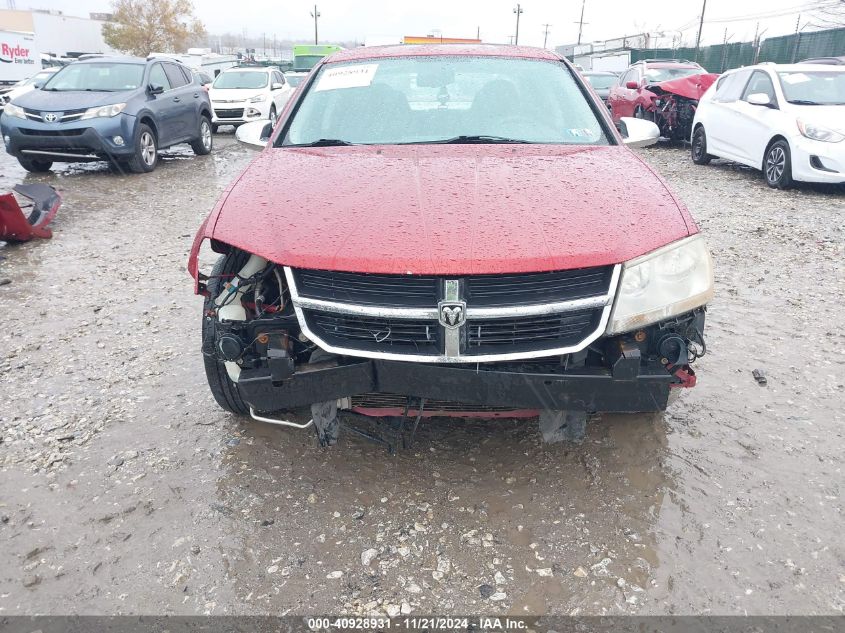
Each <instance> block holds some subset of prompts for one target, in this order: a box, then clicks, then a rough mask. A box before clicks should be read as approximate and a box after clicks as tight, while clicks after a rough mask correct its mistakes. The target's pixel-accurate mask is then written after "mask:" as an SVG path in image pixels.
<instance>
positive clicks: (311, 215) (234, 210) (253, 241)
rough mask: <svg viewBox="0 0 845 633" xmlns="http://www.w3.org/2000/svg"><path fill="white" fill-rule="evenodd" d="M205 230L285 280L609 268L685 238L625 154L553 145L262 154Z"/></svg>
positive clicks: (653, 182)
mask: <svg viewBox="0 0 845 633" xmlns="http://www.w3.org/2000/svg"><path fill="white" fill-rule="evenodd" d="M207 227H208V229H211V230H210V231H209V230H208V229H206V230H207V235H208V236H209V237H213V238H214V239H216V240H220V241H222V242H225V243H227V244H230V245H232V246H236V247H238V248H240V249H243V250H245V251H248V252H251V253H255V254H258V255H261V256H263V257H265V258H266V259H268V260H271V261H273V262H276V263H279V264H285V265H289V266H293V267H300V268H314V269H325V270H340V271H352V272H371V273H398V272H402V273H413V274H433V275H453V274H455V275H457V274H484V273H505V272H513V273H516V272H531V271H538V272H539V271H546V270H563V269H570V268H581V267H587V266H598V265H607V264H615V263H619V262H623V261H625V260H628V259H631V258H633V257H636V256H637V255H641V254H644V253H647V252H649V251H651V250H654V249H656V248H658V247H660V246H663V245H665V244H667V243H669V242H672V241H674V240H677V239H680V238H683V237H686V236H687V235H689V234H690V233H691V232H695V231H697V229H696V228H695V225H694V224H693V223H692V221H691V220H690V219H689V215H688V213H687V212H686V209H684V208H683V207H682V206H681V205H679V203H678V201H677V200H676V199H675V198H674V196H673V195H672V194H671V193H670V192H669V191H668V189H667V188H666V186H665V184H664V183H663V181H662V180H661V179H660V178H658V177H657V176H656V175H655V174H654V173H653V172H652V171H651V170H650V169H649V168H648V167H647V166H646V165H645V163H644V162H642V161H641V160H640V159H639V158H638V157H637V156H636V155H635V154H634V153H633V152H632V151H630V150H629V149H628V148H625V147H623V146H602V147H584V146H553V145H424V146H423V145H404V146H357V147H355V146H353V147H325V148H270V149H266V150H264V151H263V152H262V153H261V154H260V155H259V157H258V158H257V159H256V160H255V161H254V162H253V163H252V164H251V165H250V166H249V167H248V168H247V169H246V170H245V171H244V173H243V174H242V175H241V177H240V178H239V179H238V180H237V181H236V182H235V183H234V184H233V185H232V186H231V187H230V189H229V192H228V196H227V197H226V199H225V201H224V202H223V203H222V204H220V205H218V207H217V213H216V214H212V216H211V217H209V220H208V223H207ZM212 227H213V229H212Z"/></svg>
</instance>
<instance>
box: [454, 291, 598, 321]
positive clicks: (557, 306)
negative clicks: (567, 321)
mask: <svg viewBox="0 0 845 633" xmlns="http://www.w3.org/2000/svg"><path fill="white" fill-rule="evenodd" d="M612 302H613V295H601V296H598V297H587V298H586V299H573V300H571V301H559V302H557V303H539V304H537V305H527V306H513V307H505V308H473V307H472V306H467V320H469V319H505V318H508V317H521V316H539V315H543V314H560V313H562V312H574V311H576V310H586V309H588V308H601V307H602V306H606V305H607V304H609V303H612Z"/></svg>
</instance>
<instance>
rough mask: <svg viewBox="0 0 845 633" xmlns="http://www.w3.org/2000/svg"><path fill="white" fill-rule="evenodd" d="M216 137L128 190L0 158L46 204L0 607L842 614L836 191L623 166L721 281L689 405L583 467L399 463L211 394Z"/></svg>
mask: <svg viewBox="0 0 845 633" xmlns="http://www.w3.org/2000/svg"><path fill="white" fill-rule="evenodd" d="M215 141H216V147H215V151H214V152H213V154H212V155H210V156H206V157H198V158H195V157H193V156H192V155H191V152H190V150H188V149H184V151H183V150H181V149H179V148H177V149H174V150H172V151H169V152H165V153H164V154H163V160H162V162H161V164H160V165H159V168H158V169H157V170H156V171H155V172H154V173H152V174H147V175H143V176H120V175H116V174H113V173H110V172H109V170H108V169H107V167H106V166H105V165H103V164H92V165H87V166H84V165H83V166H80V165H64V166H59V167H58V168H57V169H56V170H55V171H54V172H52V173H50V174H46V175H42V176H32V175H26V174H25V172H24V171H23V170H22V169H21V168H19V166H18V165H17V163H16V162H15V161H14V160H13V159H11V158H10V157H9V156H6V155H5V154H4V155H2V156H0V190H6V189H9V188H11V187H12V186H13V185H14V184H17V183H19V182H46V183H49V184H52V185H54V186H56V187H57V188H58V189H59V190H60V191H61V192H62V194H63V196H64V205H63V207H62V208H61V209H60V211H59V214H58V216H57V218H56V220H55V222H54V225H53V226H54V229H55V235H54V237H53V239H52V240H49V241H37V242H31V243H28V244H25V245H22V246H14V247H13V246H6V247H0V257H2V258H3V259H2V261H0V279H8V280H9V282H10V283H8V284H7V285H3V286H0V315H2V317H0V319H2V328H0V521H1V522H0V541H2V543H3V547H2V548H0V614H4V615H12V614H21V613H48V614H65V613H79V614H112V613H124V614H141V613H146V614H159V613H168V614H177V613H178V614H194V613H210V614H259V613H273V614H287V613H290V614H306V613H310V614H324V613H375V612H377V613H387V614H390V615H398V614H404V613H415V614H430V613H453V614H458V613H460V614H473V613H512V614H540V613H555V614H570V613H571V614H605V613H609V614H621V613H637V614H656V613H660V614H663V613H671V614H690V613H695V614H701V613H704V614H781V613H783V614H785V613H789V614H792V615H796V614H818V613H825V614H827V613H841V612H842V611H843V609H845V572H843V569H845V545H844V544H843V539H842V526H843V519H845V517H843V502H842V482H843V480H845V479H843V471H842V455H843V450H845V437H843V422H845V414H843V410H845V406H843V405H845V378H843V372H845V360H843V358H845V357H843V355H842V349H843V346H845V336H843V330H842V327H843V319H842V295H843V292H844V291H845V274H843V273H844V272H845V271H843V254H844V253H843V244H845V239H844V238H845V235H843V228H842V227H843V226H845V194H843V192H842V191H841V190H839V189H834V188H819V187H801V188H799V189H796V190H793V191H786V192H783V191H775V190H771V189H769V188H768V187H767V186H766V185H765V183H764V182H763V180H762V177H761V176H760V174H759V172H753V171H750V170H748V169H745V168H740V167H737V166H734V165H731V164H728V163H721V162H717V163H715V164H713V165H711V166H709V167H696V166H694V165H692V163H691V162H690V160H689V157H688V153H687V151H686V150H684V149H680V148H672V147H665V146H658V147H654V148H651V149H648V150H642V154H641V155H642V156H643V158H644V159H645V160H646V161H647V162H649V163H650V164H651V165H653V167H654V168H655V169H656V170H657V171H658V172H659V173H661V174H662V175H663V176H664V177H665V178H666V180H667V181H668V182H669V184H670V186H671V187H672V188H673V189H674V190H675V191H676V192H677V193H678V194H679V197H680V198H681V199H682V200H683V201H684V202H686V204H687V205H688V206H689V207H690V209H691V210H692V213H693V215H694V216H695V217H696V218H697V220H698V221H699V224H700V227H701V229H702V231H703V232H704V234H705V235H706V236H707V239H708V243H709V246H710V247H711V249H712V251H713V256H714V259H715V264H716V298H715V300H714V301H713V302H712V304H711V305H710V308H709V312H708V316H707V320H708V323H707V330H706V332H705V334H706V338H707V344H708V353H707V355H706V356H705V357H704V358H703V359H701V360H700V361H699V362H698V363H697V364H696V370H697V372H698V376H699V384H698V386H697V387H696V388H695V389H692V390H687V391H686V392H685V393H683V394H681V397H680V398H679V399H678V400H677V401H676V402H674V404H672V405H671V406H670V408H669V410H668V411H667V412H666V414H664V415H656V416H633V415H629V416H623V415H605V416H602V417H600V418H595V419H593V420H592V421H591V423H590V424H589V426H588V436H587V439H586V441H585V442H584V443H583V444H582V445H577V446H567V445H543V444H542V443H541V441H540V435H539V432H538V430H537V428H536V421H524V420H496V421H484V422H482V421H466V420H451V419H436V420H432V421H431V422H429V423H426V424H424V425H423V426H422V428H421V430H420V432H419V434H418V437H417V442H416V444H415V445H414V447H413V449H411V450H408V451H403V452H400V453H399V454H398V455H396V456H395V457H391V456H390V455H388V453H387V452H386V451H385V450H384V448H382V447H380V446H377V445H375V444H371V443H368V442H366V441H365V440H363V439H359V438H357V437H350V436H349V435H346V436H343V437H341V441H340V443H339V444H338V445H337V446H335V447H333V448H331V449H320V448H319V447H318V446H317V442H316V439H315V437H314V434H313V432H312V431H311V430H308V431H296V430H292V429H281V428H276V427H272V426H267V425H262V424H259V423H254V422H249V421H247V420H244V419H239V418H236V417H233V416H231V415H229V414H226V413H224V412H222V411H221V410H219V409H218V408H217V406H216V405H215V403H214V401H213V400H212V397H211V395H210V393H209V391H208V389H207V386H206V384H205V377H204V374H203V368H202V360H201V356H200V351H199V347H200V336H199V327H200V312H201V301H200V300H199V298H197V297H195V296H194V295H193V294H192V283H191V280H190V278H189V276H188V274H187V273H186V271H185V263H186V259H187V254H188V249H189V246H190V244H191V240H192V238H193V235H194V232H195V231H196V229H197V227H198V226H199V224H200V222H201V221H202V219H203V218H204V216H205V215H206V214H207V213H208V211H209V209H210V208H211V207H212V205H213V204H214V202H215V200H216V198H217V196H218V194H219V193H220V192H221V191H222V189H223V188H224V187H225V186H226V185H227V184H228V183H229V181H230V180H231V179H232V178H233V177H234V176H235V175H236V174H237V173H238V172H239V170H240V169H242V168H243V166H245V165H246V163H247V162H248V161H249V160H250V159H251V158H252V157H253V156H254V154H253V153H252V152H251V151H250V150H248V149H245V148H243V147H242V146H239V145H237V144H235V142H234V140H233V137H232V135H231V134H225V133H224V134H221V135H218V136H217V137H216V139H215ZM314 186H315V187H319V186H320V183H314ZM326 194H327V195H331V192H326ZM637 203H638V201H637V200H635V199H632V200H619V201H618V208H617V209H608V213H620V212H623V210H624V208H625V207H626V206H636V205H637ZM281 212H286V213H293V215H294V216H295V214H296V213H297V212H298V211H296V210H293V211H292V210H290V209H288V210H282V211H281ZM514 221H515V222H518V221H519V219H518V218H514ZM314 239H315V240H319V239H320V236H319V235H315V236H314ZM211 261H212V260H211V259H209V258H208V257H206V258H205V260H204V263H205V264H210V263H211ZM755 369H756V370H760V372H762V373H763V374H764V375H765V383H766V384H765V385H761V384H759V383H758V381H757V380H755V377H754V376H753V375H752V371H753V370H755ZM761 381H762V379H761Z"/></svg>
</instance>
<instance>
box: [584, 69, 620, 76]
mask: <svg viewBox="0 0 845 633" xmlns="http://www.w3.org/2000/svg"><path fill="white" fill-rule="evenodd" d="M581 74H582V75H613V76H614V77H615V76H616V73H615V72H613V71H612V70H583V71H581Z"/></svg>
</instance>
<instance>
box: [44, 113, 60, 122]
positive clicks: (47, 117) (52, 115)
mask: <svg viewBox="0 0 845 633" xmlns="http://www.w3.org/2000/svg"><path fill="white" fill-rule="evenodd" d="M58 118H59V117H57V116H56V115H55V113H53V112H48V113H47V114H45V115H44V120H45V121H47V123H52V122H53V121H55V120H56V119H58Z"/></svg>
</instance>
